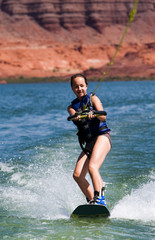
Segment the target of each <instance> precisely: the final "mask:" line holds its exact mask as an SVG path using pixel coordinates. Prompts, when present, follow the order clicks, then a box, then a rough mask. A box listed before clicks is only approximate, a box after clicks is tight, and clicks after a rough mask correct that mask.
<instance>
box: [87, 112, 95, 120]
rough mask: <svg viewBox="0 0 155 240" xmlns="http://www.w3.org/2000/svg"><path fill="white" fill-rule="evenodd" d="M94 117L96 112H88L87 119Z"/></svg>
mask: <svg viewBox="0 0 155 240" xmlns="http://www.w3.org/2000/svg"><path fill="white" fill-rule="evenodd" d="M95 117H96V114H94V112H93V111H91V112H89V113H88V119H92V118H95Z"/></svg>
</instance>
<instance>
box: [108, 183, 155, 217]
mask: <svg viewBox="0 0 155 240" xmlns="http://www.w3.org/2000/svg"><path fill="white" fill-rule="evenodd" d="M111 217H112V218H124V219H133V220H142V221H155V182H154V181H150V182H148V183H146V184H143V185H142V186H141V187H140V188H139V189H136V190H132V192H131V194H130V195H127V196H125V197H124V198H123V199H122V200H120V201H119V202H118V203H117V204H116V206H115V207H114V209H113V210H112V212H111Z"/></svg>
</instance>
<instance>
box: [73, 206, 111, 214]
mask: <svg viewBox="0 0 155 240" xmlns="http://www.w3.org/2000/svg"><path fill="white" fill-rule="evenodd" d="M109 216H110V212H109V210H108V209H107V208H106V207H105V206H103V205H97V204H84V205H80V206H78V207H77V208H76V209H75V210H74V211H73V212H72V214H71V217H109Z"/></svg>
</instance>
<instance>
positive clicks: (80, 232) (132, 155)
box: [0, 81, 155, 240]
mask: <svg viewBox="0 0 155 240" xmlns="http://www.w3.org/2000/svg"><path fill="white" fill-rule="evenodd" d="M96 85H97V83H89V86H88V87H89V91H93V90H94V89H95V87H96ZM96 94H97V95H98V96H99V97H100V99H101V101H102V103H103V106H104V109H105V110H106V111H107V112H108V116H107V123H108V126H109V127H110V128H111V130H112V131H111V137H112V145H113V147H112V150H111V152H110V153H109V155H108V156H107V158H106V160H105V162H104V164H103V166H102V167H101V170H100V172H101V175H102V177H103V180H104V181H105V183H106V193H105V196H106V201H107V206H108V209H109V210H110V212H111V217H110V218H109V219H101V218H99V219H86V218H84V219H71V218H70V214H71V213H72V211H73V210H74V208H75V207H76V206H77V205H79V204H83V203H85V198H84V196H83V195H82V193H81V191H80V190H79V188H78V187H77V185H76V183H75V182H74V181H73V178H72V173H73V170H74V166H75V163H76V159H77V157H78V155H79V152H80V147H79V145H78V141H77V136H76V128H75V126H74V125H73V124H72V122H68V121H67V120H66V119H67V117H68V114H67V111H66V108H67V106H68V105H69V104H70V102H71V101H72V99H73V98H74V95H73V93H72V91H71V89H70V84H69V83H49V84H21V85H20V84H12V85H0V239H15V240H16V239H24V240H29V239H37V240H40V239H41V240H44V239H66V240H68V239H80V240H81V239H87V240H88V239H89V240H91V239H108V240H111V239H136V240H137V239H145V240H146V239H147V240H149V239H155V141H154V140H155V82H154V81H132V82H105V83H102V84H101V85H100V87H99V89H98V90H97V92H96ZM88 178H89V177H88Z"/></svg>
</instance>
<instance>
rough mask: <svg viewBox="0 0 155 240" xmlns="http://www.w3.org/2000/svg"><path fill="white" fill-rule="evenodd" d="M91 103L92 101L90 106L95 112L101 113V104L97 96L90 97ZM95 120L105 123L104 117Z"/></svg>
mask: <svg viewBox="0 0 155 240" xmlns="http://www.w3.org/2000/svg"><path fill="white" fill-rule="evenodd" d="M91 101H92V104H93V106H94V108H95V110H96V111H103V106H102V103H101V101H100V99H99V98H98V97H97V96H95V95H94V96H92V97H91ZM92 116H95V115H92ZM92 116H91V114H90V115H89V117H90V118H92ZM97 118H98V119H99V120H100V121H102V122H104V121H106V116H104V115H102V116H98V117H97Z"/></svg>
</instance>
